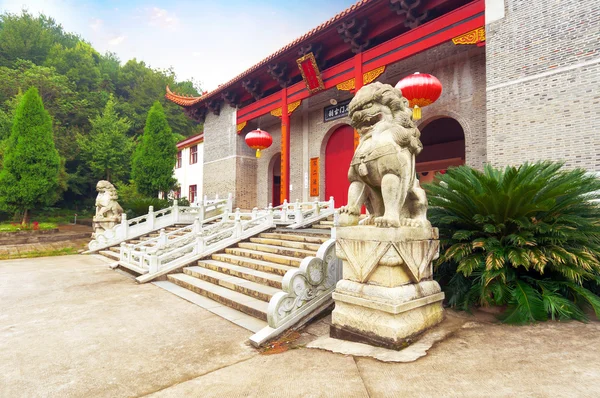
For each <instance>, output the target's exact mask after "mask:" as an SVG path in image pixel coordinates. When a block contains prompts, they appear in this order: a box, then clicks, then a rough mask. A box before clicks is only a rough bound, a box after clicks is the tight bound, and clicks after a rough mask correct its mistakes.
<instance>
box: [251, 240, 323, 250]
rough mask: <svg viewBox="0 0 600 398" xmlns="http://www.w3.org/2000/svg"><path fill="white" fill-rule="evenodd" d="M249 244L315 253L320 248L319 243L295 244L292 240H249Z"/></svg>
mask: <svg viewBox="0 0 600 398" xmlns="http://www.w3.org/2000/svg"><path fill="white" fill-rule="evenodd" d="M250 242H254V243H262V244H265V245H273V246H282V247H291V248H294V249H303V250H310V251H314V252H316V251H317V250H319V247H321V244H320V243H305V242H296V241H293V240H281V239H267V238H250Z"/></svg>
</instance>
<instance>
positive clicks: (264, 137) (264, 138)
mask: <svg viewBox="0 0 600 398" xmlns="http://www.w3.org/2000/svg"><path fill="white" fill-rule="evenodd" d="M272 143H273V137H271V134H269V133H267V132H266V131H264V130H261V129H257V130H252V131H251V132H249V133H248V134H247V135H246V144H247V145H248V146H249V147H250V148H252V149H256V157H257V158H260V150H261V149H267V148H268V147H270V146H271V144H272Z"/></svg>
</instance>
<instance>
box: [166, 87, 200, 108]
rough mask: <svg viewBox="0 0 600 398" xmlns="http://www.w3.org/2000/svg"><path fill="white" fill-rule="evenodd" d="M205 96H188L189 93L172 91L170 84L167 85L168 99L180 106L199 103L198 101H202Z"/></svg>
mask: <svg viewBox="0 0 600 398" xmlns="http://www.w3.org/2000/svg"><path fill="white" fill-rule="evenodd" d="M203 97H204V96H200V97H193V96H191V95H190V96H187V95H179V94H175V93H174V92H172V91H171V89H170V88H169V86H167V93H166V94H165V98H166V99H168V100H169V101H171V102H174V103H176V104H177V105H179V106H190V105H194V104H197V103H198V102H200V101H201V100H202V98H203Z"/></svg>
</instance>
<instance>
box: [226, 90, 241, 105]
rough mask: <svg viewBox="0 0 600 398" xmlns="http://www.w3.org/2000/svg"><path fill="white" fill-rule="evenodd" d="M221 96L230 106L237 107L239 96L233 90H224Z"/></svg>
mask: <svg viewBox="0 0 600 398" xmlns="http://www.w3.org/2000/svg"><path fill="white" fill-rule="evenodd" d="M221 98H222V99H223V101H225V103H226V104H228V105H229V106H230V107H232V108H237V107H238V106H239V104H240V98H239V96H238V95H237V93H236V92H234V91H226V92H224V93H222V94H221Z"/></svg>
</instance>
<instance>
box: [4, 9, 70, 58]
mask: <svg viewBox="0 0 600 398" xmlns="http://www.w3.org/2000/svg"><path fill="white" fill-rule="evenodd" d="M77 41H79V38H78V37H77V36H76V35H73V34H67V33H65V32H64V31H63V28H62V26H61V25H58V24H57V23H56V22H55V21H54V19H52V18H49V17H47V16H45V15H43V14H42V15H40V16H38V17H37V18H34V17H33V15H31V14H30V13H28V12H27V11H23V12H22V13H21V15H15V14H9V13H5V14H2V15H0V66H12V65H13V64H14V63H15V62H16V61H17V60H18V59H24V60H29V61H32V62H34V63H36V64H38V65H41V64H42V63H43V62H44V61H45V60H46V57H47V56H48V52H49V51H50V48H51V47H52V45H53V44H55V43H60V44H61V45H63V46H67V47H72V46H74V45H75V43H77Z"/></svg>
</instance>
